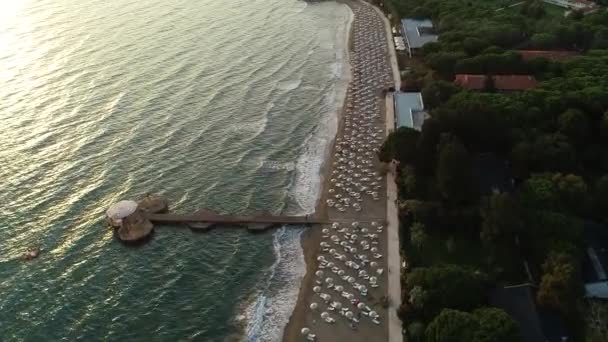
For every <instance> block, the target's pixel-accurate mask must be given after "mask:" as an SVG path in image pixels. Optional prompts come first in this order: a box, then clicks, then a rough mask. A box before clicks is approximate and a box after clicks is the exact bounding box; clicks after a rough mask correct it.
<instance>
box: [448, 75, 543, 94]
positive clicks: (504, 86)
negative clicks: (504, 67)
mask: <svg viewBox="0 0 608 342" xmlns="http://www.w3.org/2000/svg"><path fill="white" fill-rule="evenodd" d="M487 80H488V76H486V75H473V74H457V75H456V78H455V80H454V84H456V85H458V86H461V87H462V88H465V89H467V90H486V88H487V87H488V82H487ZM536 84H537V82H536V78H534V76H531V75H494V76H492V84H491V86H492V88H493V89H494V90H498V91H505V92H506V91H518V90H526V89H532V88H535V87H536Z"/></svg>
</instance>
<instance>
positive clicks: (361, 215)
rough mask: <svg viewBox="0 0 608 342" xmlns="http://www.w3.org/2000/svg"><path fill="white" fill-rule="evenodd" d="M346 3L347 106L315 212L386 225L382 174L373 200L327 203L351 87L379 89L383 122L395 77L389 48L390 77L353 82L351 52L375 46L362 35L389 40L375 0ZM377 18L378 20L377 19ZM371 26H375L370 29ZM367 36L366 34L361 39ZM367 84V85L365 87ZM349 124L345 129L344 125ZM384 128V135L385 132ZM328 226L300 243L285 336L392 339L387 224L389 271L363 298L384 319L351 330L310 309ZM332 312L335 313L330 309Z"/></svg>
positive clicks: (383, 239)
mask: <svg viewBox="0 0 608 342" xmlns="http://www.w3.org/2000/svg"><path fill="white" fill-rule="evenodd" d="M340 2H342V3H345V4H346V5H348V6H349V7H350V8H351V10H353V12H354V17H353V22H352V24H351V30H350V34H349V47H350V48H349V60H350V61H351V65H350V67H351V81H350V84H349V87H348V93H347V97H346V99H345V103H344V107H343V109H342V111H341V112H340V113H338V115H339V126H338V130H337V134H336V139H334V141H333V142H332V143H331V147H330V151H329V153H327V157H326V160H325V162H324V164H323V167H322V170H321V175H322V178H323V180H322V190H321V196H320V198H319V202H318V204H317V208H316V213H317V214H318V215H320V216H321V217H328V218H329V219H330V221H339V222H341V223H343V224H345V225H350V222H353V221H359V222H361V223H362V224H364V223H369V222H370V221H376V222H379V224H380V225H385V221H386V198H387V194H386V177H385V176H383V178H382V181H380V182H379V184H381V187H380V188H379V189H377V191H378V193H379V196H378V197H379V199H378V200H374V199H372V198H371V197H368V196H364V197H363V201H362V202H360V203H361V205H362V207H363V210H361V211H359V212H356V211H354V210H347V211H345V212H340V211H338V210H336V209H335V208H330V207H329V206H328V205H327V204H326V200H327V199H329V198H331V194H330V193H329V189H330V188H331V186H332V184H331V183H330V178H331V175H332V171H334V170H335V165H336V163H335V162H336V157H335V154H336V151H337V150H336V140H343V139H344V137H345V136H346V135H348V133H347V131H348V128H347V127H345V118H348V115H349V114H348V112H349V111H348V110H347V108H349V107H350V108H351V109H353V110H354V111H356V110H357V104H356V103H353V96H352V95H353V93H356V92H357V91H358V90H360V88H361V87H370V88H371V89H369V90H370V91H372V92H373V93H374V94H376V96H375V98H376V100H377V101H378V113H377V114H378V115H379V116H378V118H377V119H374V124H375V125H380V126H381V127H383V128H384V127H385V106H386V103H385V99H384V96H383V94H382V90H383V89H386V88H388V87H389V86H393V85H394V81H393V80H392V70H390V63H389V62H388V61H389V54H388V51H387V53H386V56H385V58H386V62H387V63H386V64H387V67H386V68H387V70H384V71H383V70H379V71H378V73H379V74H380V73H382V75H384V74H383V73H384V72H386V73H388V74H389V76H390V80H388V79H386V80H385V81H383V82H382V83H383V84H377V85H368V84H365V85H362V84H361V83H360V82H359V83H357V82H354V80H353V78H352V76H353V74H355V73H359V74H360V73H361V72H362V70H357V65H353V63H352V61H353V55H357V54H358V56H359V58H360V56H361V55H362V54H363V53H365V52H366V51H367V50H368V49H373V48H376V49H377V46H376V47H373V46H365V44H363V45H362V44H361V41H362V39H363V38H370V39H371V40H372V41H373V40H381V39H382V38H383V39H384V40H386V39H387V38H390V37H387V36H386V29H385V26H384V19H383V18H382V17H381V16H380V15H379V13H378V11H376V10H375V9H374V8H373V7H372V6H371V5H369V4H367V3H363V2H362V1H358V0H342V1H340ZM370 18H371V20H372V21H373V22H374V25H371V26H369V27H368V26H365V25H366V24H365V25H364V24H362V21H363V22H365V23H367V22H369V20H370ZM376 21H377V22H378V24H377V25H376V23H375V22H376ZM370 28H371V30H370ZM356 39H357V40H358V43H356V44H355V41H354V40H356ZM363 40H364V39H363ZM382 44H383V45H384V46H385V47H386V46H387V43H386V41H380V45H382ZM366 90H367V89H366ZM345 128H346V129H345ZM385 133H386V132H384V133H383V134H382V137H384V134H385ZM376 159H377V158H374V160H375V161H374V167H375V168H376V169H377V170H380V169H381V167H380V165H379V162H378V161H377V160H376ZM323 228H325V227H322V226H316V227H313V228H310V229H308V230H307V231H306V232H305V233H304V235H303V237H302V247H303V250H304V255H305V260H306V275H305V276H304V279H303V280H302V283H301V287H300V292H299V296H298V301H297V304H296V307H295V309H294V311H293V313H292V316H291V318H290V320H289V323H288V325H287V326H286V328H285V331H284V335H283V341H285V342H292V341H305V340H306V338H305V337H304V336H302V335H301V333H300V330H301V329H302V328H303V327H308V328H310V329H311V331H312V332H313V333H314V334H315V335H316V337H317V339H316V340H317V341H332V342H340V341H349V342H358V341H386V340H388V325H387V323H388V312H387V310H386V308H384V306H383V305H382V304H381V300H382V298H383V297H384V296H386V295H387V283H388V282H387V276H388V267H387V260H386V256H387V255H388V251H387V232H386V230H385V231H384V232H383V233H380V234H379V238H378V244H377V245H376V246H377V247H378V249H379V251H380V253H382V254H383V255H384V256H385V257H384V258H382V259H378V260H375V261H377V262H378V263H379V264H380V265H379V266H378V267H379V268H383V269H384V270H385V272H384V273H383V274H382V275H379V276H378V285H379V286H378V287H377V288H369V292H368V295H367V296H366V297H365V299H364V300H365V303H366V304H367V305H369V306H370V307H372V309H373V310H374V311H376V312H378V314H379V315H380V324H378V325H376V324H374V323H372V322H371V321H370V320H369V319H367V318H366V317H363V319H361V320H360V323H359V324H358V325H357V327H356V330H353V329H352V328H351V327H350V326H349V323H348V320H346V319H345V318H344V317H337V318H336V322H335V323H333V324H328V323H326V322H324V321H323V320H322V319H320V317H319V312H318V311H314V310H311V309H310V308H309V305H310V303H311V302H321V301H320V299H319V298H318V296H317V295H316V294H315V293H314V292H313V291H312V288H313V287H314V286H315V285H317V283H316V281H318V279H316V277H315V274H314V273H315V271H316V270H317V269H318V265H319V262H318V261H317V257H318V256H319V255H320V254H321V249H322V248H321V247H320V242H321V241H322V240H323V239H322V235H323V233H322V229H323ZM347 272H348V273H347V274H350V275H352V276H354V277H356V271H354V270H347ZM332 316H335V315H334V313H332Z"/></svg>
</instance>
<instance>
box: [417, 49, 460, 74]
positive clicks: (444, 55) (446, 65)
mask: <svg viewBox="0 0 608 342" xmlns="http://www.w3.org/2000/svg"><path fill="white" fill-rule="evenodd" d="M462 57H464V53H455V52H437V53H432V54H429V55H428V56H427V58H426V60H427V63H428V64H429V66H430V67H431V68H433V70H435V71H437V72H438V73H439V74H440V75H441V76H443V77H445V78H448V77H449V76H450V75H452V74H453V73H454V66H455V65H456V62H458V60H460V59H461V58H462Z"/></svg>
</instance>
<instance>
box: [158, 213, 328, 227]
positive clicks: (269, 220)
mask: <svg viewBox="0 0 608 342" xmlns="http://www.w3.org/2000/svg"><path fill="white" fill-rule="evenodd" d="M146 217H147V218H148V220H150V221H152V222H153V223H159V224H162V223H165V224H167V223H168V224H189V223H213V224H239V225H241V224H256V223H260V224H328V223H330V222H329V220H327V219H320V218H318V217H313V216H282V215H276V216H275V215H272V216H270V215H264V216H257V215H205V214H201V213H194V214H187V215H182V214H148V215H146Z"/></svg>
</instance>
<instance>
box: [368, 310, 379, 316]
mask: <svg viewBox="0 0 608 342" xmlns="http://www.w3.org/2000/svg"><path fill="white" fill-rule="evenodd" d="M369 317H371V318H376V317H378V313H377V312H376V311H370V312H369Z"/></svg>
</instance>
